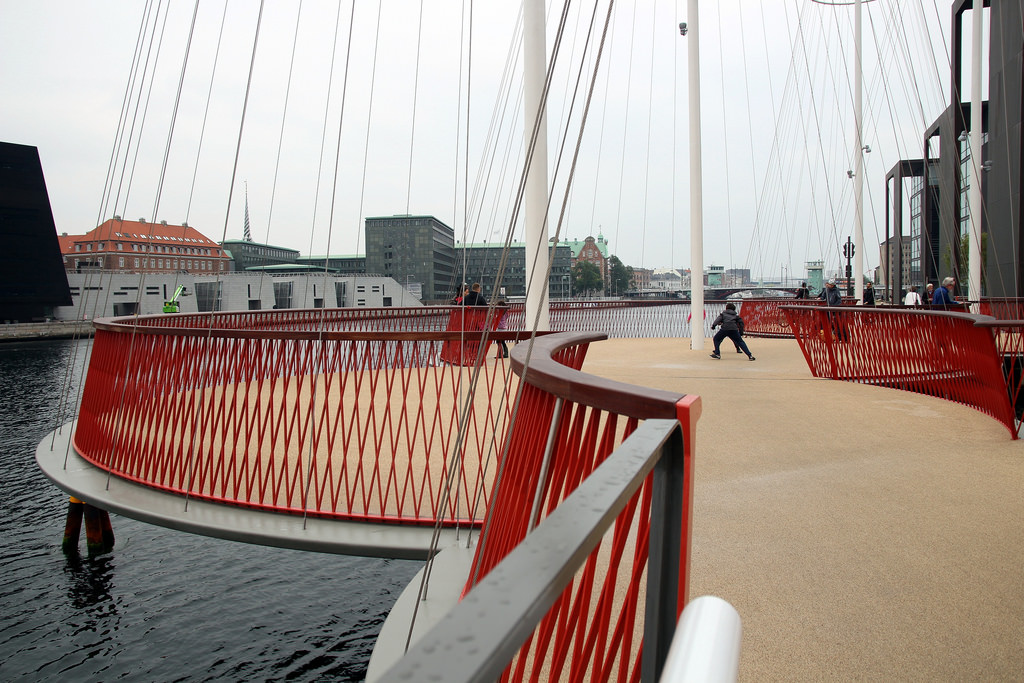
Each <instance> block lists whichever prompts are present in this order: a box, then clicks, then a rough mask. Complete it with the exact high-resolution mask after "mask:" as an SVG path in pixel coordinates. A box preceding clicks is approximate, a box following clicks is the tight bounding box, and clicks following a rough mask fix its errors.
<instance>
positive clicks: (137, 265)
mask: <svg viewBox="0 0 1024 683" xmlns="http://www.w3.org/2000/svg"><path fill="white" fill-rule="evenodd" d="M135 267H136V268H138V267H139V259H135Z"/></svg>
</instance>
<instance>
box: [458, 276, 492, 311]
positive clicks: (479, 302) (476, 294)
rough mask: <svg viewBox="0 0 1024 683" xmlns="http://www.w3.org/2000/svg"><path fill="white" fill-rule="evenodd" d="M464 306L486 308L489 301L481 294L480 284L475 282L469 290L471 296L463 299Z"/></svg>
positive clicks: (468, 295)
mask: <svg viewBox="0 0 1024 683" xmlns="http://www.w3.org/2000/svg"><path fill="white" fill-rule="evenodd" d="M462 305H463V306H486V305H487V299H486V298H485V297H484V295H483V294H481V293H480V283H479V282H474V283H473V286H472V287H470V288H469V294H467V295H466V296H465V298H463V299H462Z"/></svg>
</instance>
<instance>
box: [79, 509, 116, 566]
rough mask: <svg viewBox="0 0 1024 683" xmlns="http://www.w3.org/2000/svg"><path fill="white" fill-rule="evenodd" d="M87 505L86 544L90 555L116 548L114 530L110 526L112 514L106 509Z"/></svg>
mask: <svg viewBox="0 0 1024 683" xmlns="http://www.w3.org/2000/svg"><path fill="white" fill-rule="evenodd" d="M84 507H85V544H86V547H87V548H88V549H89V555H90V556H92V555H99V554H102V553H107V552H110V551H111V550H113V549H114V531H113V528H112V527H111V526H110V515H108V514H107V511H106V510H101V509H100V508H97V507H93V506H92V505H89V504H88V503H85V504H84Z"/></svg>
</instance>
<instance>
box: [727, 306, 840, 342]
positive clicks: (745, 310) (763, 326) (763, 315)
mask: <svg viewBox="0 0 1024 683" xmlns="http://www.w3.org/2000/svg"><path fill="white" fill-rule="evenodd" d="M736 303H737V304H739V308H738V311H737V312H738V313H739V314H740V315H741V316H742V317H743V327H744V334H749V335H750V336H751V337H775V338H785V339H792V337H793V331H792V330H791V329H790V327H789V320H788V319H787V318H786V315H785V313H783V312H782V310H781V309H780V308H779V307H780V306H794V305H795V306H822V305H824V303H825V302H824V301H822V300H821V299H791V298H787V299H737V300H736ZM712 322H713V320H712Z"/></svg>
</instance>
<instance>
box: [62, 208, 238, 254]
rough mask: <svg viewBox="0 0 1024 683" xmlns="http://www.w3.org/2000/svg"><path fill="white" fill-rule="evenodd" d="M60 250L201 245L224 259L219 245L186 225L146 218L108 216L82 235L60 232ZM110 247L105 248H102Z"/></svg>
mask: <svg viewBox="0 0 1024 683" xmlns="http://www.w3.org/2000/svg"><path fill="white" fill-rule="evenodd" d="M58 239H59V240H60V248H61V252H63V253H68V252H71V251H74V245H75V244H76V243H78V242H122V243H125V244H132V243H135V244H144V245H151V246H155V245H160V246H176V247H203V248H206V249H209V250H210V255H211V256H214V257H223V258H227V256H226V255H224V254H222V253H221V248H220V245H219V244H217V243H216V242H214V241H213V240H211V239H210V238H208V237H207V236H206V235H204V234H203V233H201V232H199V231H198V230H196V229H195V228H193V227H190V226H187V225H169V224H168V225H165V224H163V223H150V222H148V221H126V220H118V219H116V218H111V219H110V220H108V221H106V222H104V223H102V224H101V225H99V226H98V227H96V228H93V229H92V230H90V231H89V232H87V233H86V234H84V235H60V236H59V237H58ZM108 250H109V251H112V249H104V251H108Z"/></svg>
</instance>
